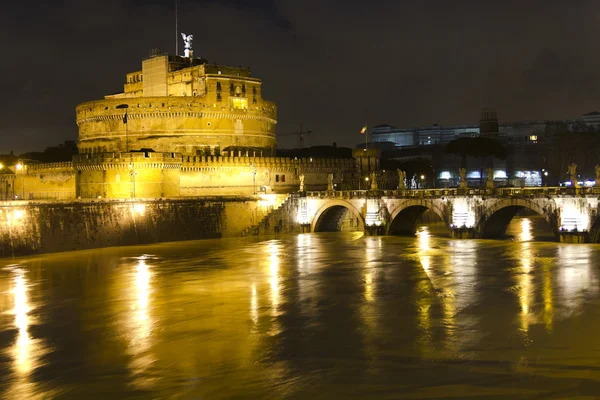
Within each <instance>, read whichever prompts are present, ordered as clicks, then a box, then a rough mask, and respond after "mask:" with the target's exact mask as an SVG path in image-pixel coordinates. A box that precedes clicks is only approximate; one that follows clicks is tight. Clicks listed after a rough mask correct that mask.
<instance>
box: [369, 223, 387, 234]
mask: <svg viewBox="0 0 600 400" xmlns="http://www.w3.org/2000/svg"><path fill="white" fill-rule="evenodd" d="M365 235H367V236H385V227H384V226H383V225H367V226H365Z"/></svg>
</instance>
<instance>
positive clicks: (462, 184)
mask: <svg viewBox="0 0 600 400" xmlns="http://www.w3.org/2000/svg"><path fill="white" fill-rule="evenodd" d="M458 174H459V175H460V186H459V188H460V189H466V188H467V169H466V168H461V169H459V170H458Z"/></svg>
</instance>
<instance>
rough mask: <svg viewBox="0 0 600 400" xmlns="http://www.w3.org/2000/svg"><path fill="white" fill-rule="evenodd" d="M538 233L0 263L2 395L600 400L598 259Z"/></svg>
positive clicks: (528, 224) (227, 244)
mask: <svg viewBox="0 0 600 400" xmlns="http://www.w3.org/2000/svg"><path fill="white" fill-rule="evenodd" d="M537 223H538V221H535V220H534V219H531V218H517V219H515V221H513V223H512V224H511V227H510V229H509V234H511V235H512V236H514V238H513V239H507V240H504V241H489V240H487V241H483V240H463V241H457V240H450V239H447V238H440V237H432V236H431V235H430V232H431V231H432V230H431V229H430V228H427V227H421V228H420V229H419V233H418V235H417V237H415V238H402V237H364V236H362V235H361V234H355V233H343V234H342V233H338V234H336V233H333V234H304V235H299V236H289V237H285V238H283V239H276V240H266V241H260V242H251V241H243V240H237V239H231V240H230V239H225V240H206V241H196V242H182V243H169V244H161V245H152V246H143V247H127V248H113V249H103V250H95V251H85V252H75V253H65V254H57V255H48V256H43V257H39V258H27V259H18V260H12V261H11V260H5V261H4V264H3V265H2V268H1V269H0V349H1V353H0V397H1V398H9V399H10V398H13V399H32V398H77V399H91V398H112V399H117V398H167V399H180V398H181V399H187V398H190V399H230V398H246V399H278V398H296V399H348V398H352V399H441V398H473V399H481V398H497V399H520V398H527V399H555V398H556V399H559V398H560V399H567V398H568V399H573V398H580V399H584V398H585V399H595V398H600V307H599V305H600V283H599V275H600V246H599V245H567V244H565V245H563V244H558V243H544V242H539V241H535V240H534V239H536V236H535V235H536V232H538V230H537V229H535V227H536V224H537Z"/></svg>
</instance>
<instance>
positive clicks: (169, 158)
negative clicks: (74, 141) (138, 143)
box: [73, 151, 181, 171]
mask: <svg viewBox="0 0 600 400" xmlns="http://www.w3.org/2000/svg"><path fill="white" fill-rule="evenodd" d="M73 168H74V169H75V170H77V171H91V170H107V169H136V170H138V169H176V170H178V169H180V168H181V154H179V153H155V152H151V151H147V152H130V153H118V152H111V153H98V154H93V155H91V154H79V155H76V156H74V157H73Z"/></svg>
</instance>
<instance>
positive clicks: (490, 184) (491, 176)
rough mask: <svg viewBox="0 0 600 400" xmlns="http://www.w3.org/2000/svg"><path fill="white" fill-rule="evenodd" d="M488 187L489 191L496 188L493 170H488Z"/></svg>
mask: <svg viewBox="0 0 600 400" xmlns="http://www.w3.org/2000/svg"><path fill="white" fill-rule="evenodd" d="M486 187H487V188H488V189H493V188H494V170H493V169H492V168H488V169H487V182H486Z"/></svg>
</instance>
